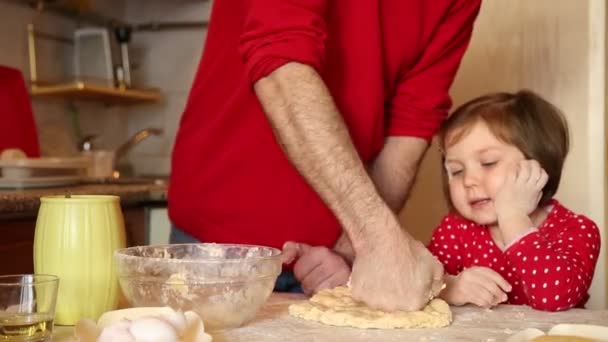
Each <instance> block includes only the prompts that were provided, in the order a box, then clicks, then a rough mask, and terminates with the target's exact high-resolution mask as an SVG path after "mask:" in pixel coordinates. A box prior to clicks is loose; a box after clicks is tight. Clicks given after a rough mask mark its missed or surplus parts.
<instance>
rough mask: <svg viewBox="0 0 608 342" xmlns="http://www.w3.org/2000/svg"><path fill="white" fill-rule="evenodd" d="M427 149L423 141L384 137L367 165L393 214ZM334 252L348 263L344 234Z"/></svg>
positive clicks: (350, 250) (350, 258) (351, 252)
mask: <svg viewBox="0 0 608 342" xmlns="http://www.w3.org/2000/svg"><path fill="white" fill-rule="evenodd" d="M427 148H428V143H427V141H426V140H425V139H421V138H416V137H388V139H387V140H386V143H385V144H384V148H383V149H382V152H380V154H379V155H378V157H377V158H376V160H375V161H374V163H373V165H372V166H371V169H370V175H371V178H372V181H373V183H374V185H375V186H376V190H377V191H378V193H379V195H380V197H382V199H384V201H385V202H386V203H387V205H388V206H389V208H391V210H392V211H393V212H394V213H395V214H398V213H399V211H401V209H402V208H403V206H404V205H405V202H406V200H407V198H408V196H409V193H410V190H411V188H412V185H413V184H414V180H415V178H416V173H417V172H418V168H419V166H420V162H421V161H422V157H423V156H424V153H425V152H426V150H427ZM334 250H335V251H336V252H337V253H338V254H340V255H341V256H342V257H344V258H346V259H347V260H348V261H350V262H351V263H352V261H353V260H354V258H355V254H354V253H355V252H354V250H353V248H352V246H351V242H350V239H349V238H348V235H347V234H346V233H345V232H344V231H343V232H342V234H341V235H340V238H339V239H338V241H337V242H336V244H335V246H334Z"/></svg>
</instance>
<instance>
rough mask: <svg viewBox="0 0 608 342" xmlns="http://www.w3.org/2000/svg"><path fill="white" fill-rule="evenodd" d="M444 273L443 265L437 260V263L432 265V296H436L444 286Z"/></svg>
mask: <svg viewBox="0 0 608 342" xmlns="http://www.w3.org/2000/svg"><path fill="white" fill-rule="evenodd" d="M444 275H445V273H444V270H443V265H442V264H441V263H439V262H438V264H437V265H435V267H433V280H432V281H433V282H432V283H431V296H432V297H437V296H438V295H439V293H440V292H441V290H443V289H444V288H445V281H444Z"/></svg>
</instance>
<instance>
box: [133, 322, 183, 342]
mask: <svg viewBox="0 0 608 342" xmlns="http://www.w3.org/2000/svg"><path fill="white" fill-rule="evenodd" d="M129 332H130V333H131V335H133V337H135V340H136V341H137V342H160V341H162V342H179V336H178V335H177V331H175V329H174V328H173V326H172V325H171V324H169V323H167V322H166V321H164V320H162V319H159V318H151V317H149V318H141V319H138V320H135V321H133V322H132V323H131V327H130V328H129Z"/></svg>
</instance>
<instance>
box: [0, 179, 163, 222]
mask: <svg viewBox="0 0 608 342" xmlns="http://www.w3.org/2000/svg"><path fill="white" fill-rule="evenodd" d="M65 194H72V195H82V194H87V195H116V196H119V197H120V202H121V205H122V206H123V207H125V206H131V205H136V204H139V203H142V202H152V201H158V202H164V201H166V199H167V185H166V184H165V183H154V182H148V183H141V184H133V183H123V184H114V183H111V184H110V183H105V184H104V183H96V184H78V185H71V186H64V187H53V188H36V189H23V190H0V217H2V216H6V215H18V216H26V215H36V213H37V212H38V207H39V206H40V197H41V196H51V195H65Z"/></svg>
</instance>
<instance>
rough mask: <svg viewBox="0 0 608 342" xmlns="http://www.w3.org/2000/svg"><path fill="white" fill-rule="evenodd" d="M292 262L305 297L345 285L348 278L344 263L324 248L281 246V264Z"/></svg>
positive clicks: (304, 245)
mask: <svg viewBox="0 0 608 342" xmlns="http://www.w3.org/2000/svg"><path fill="white" fill-rule="evenodd" d="M294 260H295V262H296V263H295V264H294V268H293V272H294V275H295V276H296V279H298V281H300V283H301V284H302V290H304V293H305V294H307V295H311V294H314V293H316V292H318V291H321V290H324V289H331V288H334V287H336V286H340V285H345V284H346V282H348V278H349V277H350V267H349V266H348V264H347V263H346V261H345V260H344V259H343V258H342V257H341V256H340V255H338V254H336V253H335V252H333V251H332V250H331V249H329V248H326V247H311V246H310V245H307V244H305V243H297V242H286V243H285V244H284V245H283V263H285V264H289V263H292V262H293V261H294Z"/></svg>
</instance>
